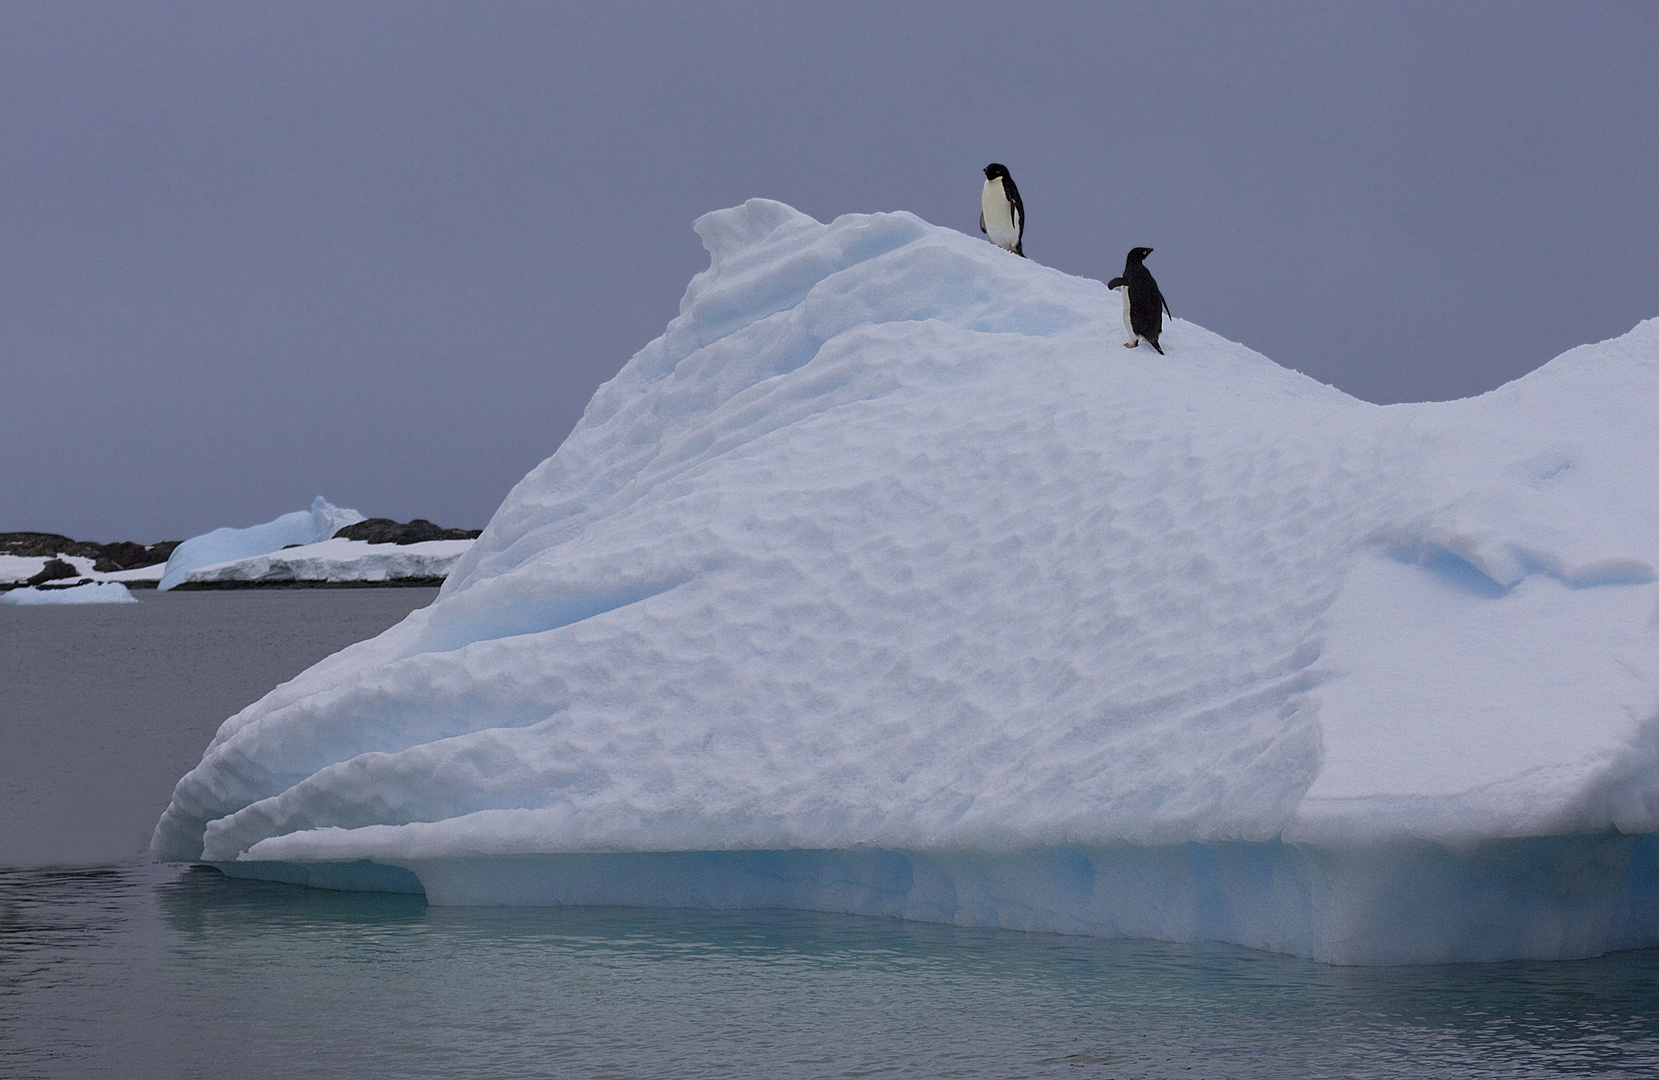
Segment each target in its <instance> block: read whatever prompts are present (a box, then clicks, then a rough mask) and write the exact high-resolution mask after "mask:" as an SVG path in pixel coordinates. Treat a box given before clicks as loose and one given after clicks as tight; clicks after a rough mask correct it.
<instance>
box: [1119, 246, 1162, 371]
mask: <svg viewBox="0 0 1659 1080" xmlns="http://www.w3.org/2000/svg"><path fill="white" fill-rule="evenodd" d="M1150 254H1152V249H1151V248H1147V247H1138V248H1135V249H1133V250H1131V251H1130V252H1129V258H1127V259H1126V260H1124V263H1123V276H1122V277H1115V278H1113V279H1112V280H1111V281H1108V282H1107V283H1106V287H1107V288H1108V289H1116V290H1118V292H1120V293H1122V294H1123V328H1124V329H1125V330H1127V331H1129V340H1128V341H1125V342H1124V343H1123V347H1124V348H1125V349H1133V348H1134V347H1135V346H1136V345H1139V344H1140V343H1141V342H1143V341H1144V342H1146V343H1147V344H1148V345H1150V346H1152V347H1153V348H1154V349H1157V350H1158V355H1159V356H1162V355H1163V354H1164V350H1163V349H1161V348H1159V347H1158V335H1160V334H1162V333H1163V332H1164V316H1165V315H1166V314H1168V312H1169V304H1168V303H1167V302H1166V301H1165V300H1164V294H1163V293H1161V292H1159V291H1158V283H1157V282H1156V281H1154V280H1153V279H1152V271H1150V270H1148V269H1147V268H1146V267H1145V266H1144V265H1143V263H1144V261H1145V259H1146V257H1147V256H1148V255H1150ZM1170 318H1174V316H1173V315H1171V316H1170Z"/></svg>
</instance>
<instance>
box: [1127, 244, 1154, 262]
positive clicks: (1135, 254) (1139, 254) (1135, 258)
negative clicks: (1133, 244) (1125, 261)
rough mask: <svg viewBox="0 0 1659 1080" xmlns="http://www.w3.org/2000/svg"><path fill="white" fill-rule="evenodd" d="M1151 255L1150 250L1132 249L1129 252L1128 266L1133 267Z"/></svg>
mask: <svg viewBox="0 0 1659 1080" xmlns="http://www.w3.org/2000/svg"><path fill="white" fill-rule="evenodd" d="M1150 254H1152V249H1151V248H1134V249H1132V250H1131V251H1130V252H1129V265H1130V266H1133V265H1135V264H1136V263H1138V262H1140V261H1141V260H1142V259H1144V258H1146V257H1147V256H1148V255H1150Z"/></svg>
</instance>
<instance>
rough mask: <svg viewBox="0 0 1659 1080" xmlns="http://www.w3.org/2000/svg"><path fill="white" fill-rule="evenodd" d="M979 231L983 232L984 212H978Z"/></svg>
mask: <svg viewBox="0 0 1659 1080" xmlns="http://www.w3.org/2000/svg"><path fill="white" fill-rule="evenodd" d="M979 231H980V232H984V231H985V211H983V210H981V211H980V212H979Z"/></svg>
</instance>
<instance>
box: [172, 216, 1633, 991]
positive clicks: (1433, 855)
mask: <svg viewBox="0 0 1659 1080" xmlns="http://www.w3.org/2000/svg"><path fill="white" fill-rule="evenodd" d="M697 229H698V232H699V233H700V234H701V235H702V237H703V240H704V243H705V245H706V246H707V248H708V251H709V254H710V257H711V265H710V267H709V269H708V270H707V271H705V272H704V273H702V274H699V275H698V276H697V277H696V278H694V279H693V280H692V282H691V285H690V287H689V288H688V290H687V292H686V296H685V299H684V301H683V302H682V304H681V311H680V315H679V317H678V318H676V319H675V320H674V321H673V322H672V323H670V324H669V326H668V329H667V331H666V332H665V333H664V334H663V336H662V337H660V338H659V339H657V340H656V341H654V342H652V343H651V344H649V345H648V346H646V347H645V348H644V349H643V350H642V351H641V352H640V353H639V354H638V355H637V356H635V357H634V358H633V360H632V361H630V362H629V363H628V365H627V366H626V367H625V368H624V369H623V370H622V371H621V373H620V374H618V375H617V377H616V378H615V379H613V380H612V381H611V382H610V383H608V384H607V385H605V386H604V387H602V388H601V389H600V390H599V392H598V393H597V394H596V395H595V396H594V398H593V401H592V402H591V403H590V405H589V406H588V409H587V412H586V415H585V416H584V418H583V420H582V421H581V423H580V424H579V425H578V426H577V428H576V429H575V431H574V432H572V434H571V435H570V437H569V438H568V439H567V440H566V442H565V443H564V445H563V446H562V447H560V448H559V449H558V452H557V453H555V454H554V455H553V456H552V457H551V458H549V459H548V460H547V461H545V462H543V463H542V464H541V465H540V466H538V467H537V468H536V469H535V470H533V471H532V472H531V473H530V474H529V475H528V476H526V477H525V478H524V480H523V481H522V482H520V483H519V485H518V486H517V487H516V488H515V489H514V490H513V491H512V493H511V494H510V495H509V496H508V498H507V500H506V502H505V503H504V504H503V505H502V506H501V508H500V509H499V510H498V511H497V513H496V515H495V517H494V518H493V520H492V521H491V522H490V524H489V526H488V528H487V529H485V531H484V534H483V536H482V537H481V538H480V539H479V540H478V541H477V542H476V544H474V545H473V546H472V548H471V549H470V550H469V551H468V552H467V553H466V554H465V555H464V556H462V557H461V559H460V561H459V562H458V564H457V565H456V567H455V569H454V571H453V572H452V573H451V574H450V575H449V577H448V580H447V581H446V582H445V584H444V586H443V589H442V591H441V592H440V594H439V596H438V599H437V600H436V601H435V602H434V603H433V604H432V605H431V606H430V607H428V608H425V609H423V610H421V611H417V612H415V613H414V614H412V615H410V616H409V617H408V618H407V619H406V620H404V622H402V623H401V624H399V625H398V626H396V627H393V628H392V629H390V630H388V631H387V632H385V633H384V634H382V635H380V636H379V637H377V638H375V639H373V640H370V641H366V642H363V643H360V644H358V645H354V646H352V647H351V648H348V649H346V650H344V651H342V652H340V653H338V654H336V655H334V656H332V657H330V658H328V659H326V660H324V661H322V662H321V663H319V664H317V665H316V666H315V667H313V668H311V669H310V670H309V671H307V672H305V673H304V674H302V675H301V676H299V677H298V678H296V679H294V680H292V681H291V682H288V683H286V684H284V685H283V686H281V687H278V688H277V689H275V690H273V691H272V692H271V693H270V694H268V695H266V696H265V697H264V698H263V699H262V700H260V701H258V702H256V703H254V704H252V705H250V706H249V707H248V708H246V709H244V710H243V711H242V712H241V713H239V714H237V715H236V716H234V717H231V718H230V719H229V720H227V721H226V722H225V723H224V725H223V726H222V727H221V729H220V731H219V733H218V735H217V736H216V737H215V739H214V740H213V742H212V744H211V745H210V746H209V747H208V748H207V751H206V753H205V754H204V756H203V759H202V762H201V764H200V765H199V766H198V767H197V768H195V769H194V770H192V771H191V772H190V773H189V774H187V775H186V776H185V777H184V778H183V779H182V780H181V781H180V782H179V784H178V787H177V790H176V792H175V794H174V797H173V802H172V805H171V806H170V807H169V808H168V810H167V812H166V813H165V815H164V816H163V817H162V819H161V821H160V822H159V823H158V825H157V827H156V831H155V837H154V841H153V849H154V852H155V854H156V855H157V856H158V857H160V858H162V859H170V860H205V861H208V862H212V863H214V864H216V865H218V866H220V867H221V868H222V869H224V870H225V872H227V873H229V874H233V875H242V876H248V877H265V878H277V879H283V880H292V881H304V882H309V883H312V884H315V885H321V886H328V887H338V888H387V889H404V890H411V891H417V890H423V891H424V892H425V893H426V895H427V898H428V899H429V900H430V901H431V902H432V903H435V904H573V903H608V904H642V905H684V906H717V907H734V908H736V907H797V908H810V909H818V910H828V911H843V912H859V913H867V914H876V915H888V916H898V917H903V918H912V919H924V920H936V921H943V922H954V923H958V924H963V925H979V926H998V927H1009V928H1016V929H1030V930H1054V931H1061V932H1067V933H1087V934H1100V935H1129V936H1141V937H1150V938H1162V939H1167V940H1175V941H1195V940H1222V941H1229V942H1236V943H1239V944H1243V945H1248V946H1253V947H1258V948H1263V949H1272V950H1278V951H1283V952H1289V953H1295V954H1299V955H1303V956H1310V957H1316V958H1319V959H1321V960H1326V961H1332V962H1339V963H1397V962H1418V961H1454V960H1476V959H1499V958H1505V957H1572V956H1589V955H1594V954H1598V953H1602V952H1605V951H1607V950H1612V949H1626V948H1635V947H1645V946H1653V945H1659V835H1656V833H1659V768H1656V765H1659V649H1656V648H1655V645H1656V644H1659V580H1656V573H1655V567H1659V528H1656V525H1659V485H1655V483H1654V482H1653V479H1652V478H1653V476H1654V475H1655V473H1656V471H1659V410H1655V409H1654V408H1653V402H1654V401H1655V400H1659V320H1654V321H1649V322H1645V323H1643V324H1641V325H1640V326H1638V327H1637V328H1636V329H1634V330H1632V331H1631V332H1630V333H1628V334H1626V335H1624V336H1623V337H1620V338H1616V339H1613V340H1610V341H1606V342H1602V343H1601V344H1599V345H1588V346H1584V347H1581V348H1578V349H1574V350H1572V351H1570V352H1568V353H1566V354H1564V355H1562V356H1560V357H1558V358H1556V359H1555V360H1553V361H1552V362H1550V363H1549V364H1547V365H1545V366H1544V367H1543V368H1541V369H1539V370H1537V371H1535V372H1533V373H1532V374H1530V375H1528V376H1526V377H1525V378H1522V379H1519V380H1517V381H1515V382H1513V383H1510V384H1509V385H1507V386H1504V387H1502V388H1500V389H1498V390H1495V391H1493V392H1491V393H1488V394H1484V395H1482V396H1480V397H1477V398H1472V399H1469V400H1464V401H1453V402H1442V403H1430V404H1419V405H1395V406H1388V407H1379V406H1373V405H1369V404H1366V403H1364V402H1361V401H1358V400H1355V399H1353V398H1350V397H1348V396H1346V395H1344V394H1342V393H1341V392H1339V391H1337V390H1334V389H1332V388H1330V387H1327V386H1323V385H1321V384H1319V383H1317V382H1315V381H1313V380H1311V379H1309V378H1307V377H1305V376H1302V375H1300V374H1298V373H1296V372H1293V371H1289V370H1286V369H1284V368H1281V367H1279V366H1277V365H1275V364H1273V363H1272V362H1271V361H1269V360H1267V359H1266V358H1264V357H1262V356H1260V355H1258V354H1257V353H1254V352H1252V351H1251V350H1249V349H1247V348H1245V347H1243V346H1241V345H1237V344H1234V343H1232V342H1229V341H1226V340H1224V339H1222V338H1220V337H1218V336H1217V335H1215V334H1212V333H1210V332H1208V331H1206V330H1204V329H1202V328H1201V327H1199V326H1196V325H1194V324H1192V323H1189V322H1185V321H1181V320H1176V321H1174V323H1173V324H1172V325H1171V326H1170V327H1169V328H1168V329H1167V330H1166V332H1165V334H1164V336H1163V339H1162V344H1163V346H1164V348H1165V350H1166V351H1167V353H1168V355H1167V356H1166V357H1159V356H1158V355H1156V354H1155V353H1153V352H1152V351H1151V350H1150V349H1146V348H1141V349H1135V350H1126V349H1124V348H1123V347H1122V344H1121V343H1122V338H1123V331H1122V327H1121V323H1120V310H1121V306H1120V303H1119V301H1118V299H1117V297H1116V296H1114V295H1113V294H1111V293H1109V292H1108V291H1107V290H1106V288H1105V286H1104V285H1103V284H1101V282H1099V281H1094V280H1088V279H1083V278H1076V277H1070V276H1068V275H1065V274H1063V273H1060V272H1058V271H1055V270H1051V269H1048V268H1045V267H1042V266H1040V265H1037V264H1035V263H1032V262H1028V261H1026V260H1024V259H1020V258H1017V257H1015V256H1013V255H1010V254H1008V253H1006V252H1003V251H1000V250H998V249H997V248H995V247H994V246H992V245H990V244H987V243H984V242H983V241H981V240H979V239H977V238H971V237H968V236H965V235H962V234H959V233H956V232H952V231H949V230H946V229H942V228H937V227H933V226H930V225H928V224H927V223H925V222H923V221H921V220H920V219H918V218H916V217H914V216H913V215H910V214H905V213H894V214H876V215H868V216H866V215H850V216H847V217H843V218H839V219H837V220H836V221H835V222H833V223H831V224H829V225H823V224H819V223H818V222H815V221H813V220H811V219H810V218H807V217H805V216H804V215H801V214H799V213H797V212H795V211H794V210H792V209H790V208H789V207H786V206H783V205H781V204H779V203H775V202H768V201H764V200H755V201H751V202H749V203H747V204H746V205H744V206H741V207H737V208H735V209H731V210H725V211H720V212H718V213H713V214H709V215H707V216H705V217H703V218H702V219H700V220H699V221H698V223H697ZM1102 258H1103V264H1109V263H1111V262H1112V261H1113V260H1111V259H1108V258H1106V256H1105V255H1103V257H1102ZM1171 276H1174V275H1171ZM1170 291H1173V290H1170ZM1177 310H1179V306H1178V305H1177Z"/></svg>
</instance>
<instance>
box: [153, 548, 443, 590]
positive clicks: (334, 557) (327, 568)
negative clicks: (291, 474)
mask: <svg viewBox="0 0 1659 1080" xmlns="http://www.w3.org/2000/svg"><path fill="white" fill-rule="evenodd" d="M470 547H472V541H471V540H428V541H426V542H425V543H421V544H371V543H369V542H368V541H366V540H335V539H329V540H324V541H322V542H321V543H318V544H304V545H301V546H300V547H293V548H284V549H281V550H278V551H272V552H268V553H266V554H263V555H255V556H253V557H252V558H248V559H238V560H236V561H234V562H225V563H214V564H212V565H210V566H201V567H197V568H196V569H194V570H192V571H190V573H188V574H187V575H185V579H184V580H185V581H186V582H192V583H199V582H249V583H259V584H267V585H271V584H280V583H282V582H285V581H333V582H341V583H344V582H352V581H363V582H373V581H397V580H399V579H404V578H415V579H422V580H430V579H432V578H442V577H444V576H445V575H446V574H448V573H449V572H450V570H451V569H453V568H454V566H455V563H456V562H457V561H458V560H459V559H460V558H461V556H462V555H464V554H466V551H467V549H468V548H470Z"/></svg>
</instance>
